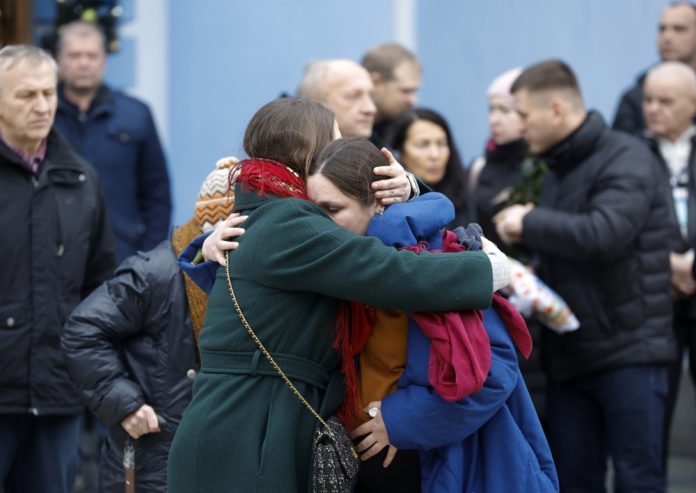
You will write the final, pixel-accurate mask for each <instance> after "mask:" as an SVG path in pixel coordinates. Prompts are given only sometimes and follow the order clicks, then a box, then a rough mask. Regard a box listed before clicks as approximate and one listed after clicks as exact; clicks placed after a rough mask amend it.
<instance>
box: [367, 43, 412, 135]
mask: <svg viewBox="0 0 696 493" xmlns="http://www.w3.org/2000/svg"><path fill="white" fill-rule="evenodd" d="M360 63H361V64H362V66H363V67H365V70H367V71H368V72H369V73H370V78H371V79H372V85H373V89H372V101H373V102H374V103H375V107H376V108H377V114H376V115H375V123H374V125H373V127H372V135H371V136H370V140H371V141H372V143H373V144H374V145H376V146H377V147H379V148H382V147H384V146H385V145H386V143H387V142H388V141H389V136H390V134H391V127H392V124H393V123H394V120H395V119H396V118H397V117H398V116H399V115H401V114H403V113H404V112H406V111H408V110H409V109H411V108H413V107H415V106H416V103H418V98H417V96H416V95H417V93H418V90H419V89H420V85H421V66H420V63H419V62H418V58H416V55H414V54H413V53H412V52H411V50H409V49H408V48H406V47H405V46H402V45H400V44H399V43H383V44H380V45H377V46H374V47H372V48H370V49H369V50H368V51H367V53H365V55H364V56H363V59H362V61H361V62H360Z"/></svg>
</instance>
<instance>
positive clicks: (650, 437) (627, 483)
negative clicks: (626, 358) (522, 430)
mask: <svg viewBox="0 0 696 493" xmlns="http://www.w3.org/2000/svg"><path fill="white" fill-rule="evenodd" d="M666 395H667V366H666V365H634V366H624V367H620V368H615V369H611V370H606V371H601V372H596V373H592V374H588V375H585V376H582V377H579V378H576V379H573V380H569V381H564V382H553V383H550V384H549V389H548V396H547V415H546V418H547V425H548V428H547V434H548V440H549V445H550V446H551V452H552V453H553V457H554V460H555V462H556V467H557V469H558V477H559V480H560V484H561V491H562V492H563V493H580V492H598V491H605V483H606V469H607V459H608V457H611V459H612V464H613V467H614V478H615V481H614V488H615V489H614V491H615V492H616V493H627V492H631V493H638V492H651V493H653V492H664V491H665V471H664V467H663V464H662V443H663V418H664V410H665V400H666Z"/></svg>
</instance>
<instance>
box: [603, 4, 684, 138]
mask: <svg viewBox="0 0 696 493" xmlns="http://www.w3.org/2000/svg"><path fill="white" fill-rule="evenodd" d="M657 49H658V52H659V54H660V59H661V60H662V61H663V62H666V61H678V62H682V63H685V64H687V65H688V66H690V67H691V68H692V69H694V70H696V4H694V3H691V2H681V1H680V2H674V3H671V4H670V5H668V6H667V7H665V8H664V9H663V11H662V15H661V16H660V23H659V25H658V33H657ZM645 77H646V73H645V72H643V73H642V74H641V75H640V76H639V77H638V80H636V83H635V84H634V85H633V87H631V88H630V89H628V90H627V91H626V92H624V93H623V95H622V96H621V101H620V102H619V106H618V108H617V110H616V116H615V117H614V123H613V125H612V126H613V128H614V129H616V130H621V131H624V132H627V133H630V134H633V135H637V136H642V134H643V132H644V131H645V120H644V119H643V111H642V108H641V104H642V100H643V84H644V82H645Z"/></svg>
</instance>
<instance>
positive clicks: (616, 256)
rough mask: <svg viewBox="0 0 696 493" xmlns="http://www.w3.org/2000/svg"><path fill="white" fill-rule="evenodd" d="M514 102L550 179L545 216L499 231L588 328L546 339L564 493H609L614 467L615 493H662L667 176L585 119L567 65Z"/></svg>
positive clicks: (509, 218)
mask: <svg viewBox="0 0 696 493" xmlns="http://www.w3.org/2000/svg"><path fill="white" fill-rule="evenodd" d="M512 92H513V93H514V95H515V107H516V109H517V112H518V113H519V115H520V116H521V118H522V121H523V125H524V130H523V133H524V137H525V139H526V140H527V141H528V143H529V149H530V151H531V152H532V154H534V155H536V156H537V158H538V159H541V160H543V161H544V162H545V163H546V164H547V166H548V168H549V171H548V172H547V173H546V175H545V176H544V181H543V184H542V187H541V191H540V194H539V200H538V205H537V206H534V205H532V204H527V205H514V206H511V207H508V208H507V209H504V210H503V211H501V212H500V213H499V214H498V215H497V216H496V217H495V222H496V227H497V230H498V233H499V234H500V236H501V238H502V239H503V240H505V241H511V242H514V243H521V244H522V245H524V246H526V247H528V248H529V249H530V250H531V251H532V252H535V254H536V255H537V256H538V259H539V262H538V271H537V273H538V274H539V276H540V277H541V278H542V279H543V280H544V281H545V282H546V283H548V285H549V286H550V287H552V288H553V289H554V290H556V291H557V292H558V294H560V295H561V296H562V297H563V299H564V300H566V301H567V302H568V305H569V306H570V308H571V310H572V311H573V312H574V313H575V315H576V316H577V317H578V319H579V321H580V329H579V330H577V331H575V332H571V333H566V334H562V335H561V334H557V333H555V332H552V331H551V330H545V331H544V332H543V334H542V355H541V357H542V361H543V364H544V366H545V370H546V372H547V375H548V378H549V388H548V397H547V413H546V415H547V420H548V421H547V425H548V426H547V434H548V438H549V444H550V445H551V450H552V452H553V456H554V459H555V461H556V466H557V467H558V473H559V479H560V484H561V491H603V490H604V485H605V475H606V464H607V456H610V457H611V458H612V463H613V466H614V474H615V476H614V477H615V483H616V490H617V491H653V492H657V491H664V488H665V471H664V468H663V465H662V441H663V437H662V420H663V417H664V408H665V402H664V401H665V394H666V392H667V365H668V363H669V362H671V361H673V359H674V340H673V334H672V329H671V299H670V294H669V283H670V275H669V235H670V230H669V215H668V212H667V211H668V209H667V201H666V196H665V191H664V188H663V187H661V186H660V183H661V180H660V174H659V167H658V165H657V163H656V162H655V159H654V157H653V156H652V155H651V154H650V152H649V150H648V149H647V148H645V146H643V145H642V144H641V143H640V142H639V141H637V140H636V139H634V138H633V137H630V136H627V135H624V134H621V133H616V132H613V131H611V130H609V129H608V128H607V127H606V125H605V123H604V121H603V120H602V118H601V116H600V115H599V114H598V113H596V112H587V111H586V110H585V107H584V103H583V101H582V97H581V95H580V88H579V86H578V83H577V79H576V78H575V75H574V74H573V72H572V70H571V69H570V67H568V66H567V65H566V64H565V63H563V62H561V61H558V60H551V61H546V62H542V63H539V64H537V65H534V66H532V67H529V68H527V69H526V70H525V71H524V72H523V73H522V74H521V75H520V77H519V78H518V79H517V80H516V81H515V83H514V84H513V87H512Z"/></svg>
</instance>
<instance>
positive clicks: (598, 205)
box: [522, 143, 667, 262]
mask: <svg viewBox="0 0 696 493" xmlns="http://www.w3.org/2000/svg"><path fill="white" fill-rule="evenodd" d="M612 159H614V160H616V161H615V162H613V163H610V161H611V160H612ZM606 160H607V162H608V165H607V166H605V167H604V168H603V169H602V171H601V172H600V174H599V175H598V176H597V177H594V178H592V179H594V180H595V183H594V185H593V187H592V189H591V192H590V196H589V197H588V198H587V200H588V202H587V206H586V208H585V210H583V211H581V212H568V211H561V210H555V209H551V208H548V207H536V208H535V209H534V210H532V211H531V212H530V213H529V214H527V216H526V217H525V218H524V224H523V233H522V243H523V244H524V245H525V246H528V247H530V248H531V249H532V250H534V251H536V252H540V253H547V254H549V255H553V256H557V257H564V258H568V259H572V260H576V261H577V260H598V261H602V262H609V261H612V260H614V259H616V258H618V257H620V256H623V255H625V250H626V249H628V248H630V247H631V245H632V244H633V243H634V241H635V239H636V237H637V235H638V233H639V232H640V231H641V229H642V227H643V224H644V222H645V219H646V217H647V216H648V211H649V210H650V208H651V207H652V206H653V204H654V202H655V200H656V197H655V195H656V194H657V193H661V191H660V190H659V189H656V187H655V183H660V181H659V177H658V176H657V166H656V163H655V162H654V161H653V158H652V157H651V156H650V154H649V151H648V150H647V149H645V148H643V147H642V146H638V145H637V143H636V145H635V146H634V147H633V148H629V149H624V151H623V153H622V155H620V156H614V157H612V156H607V158H606ZM666 219H667V218H665V220H666Z"/></svg>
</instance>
